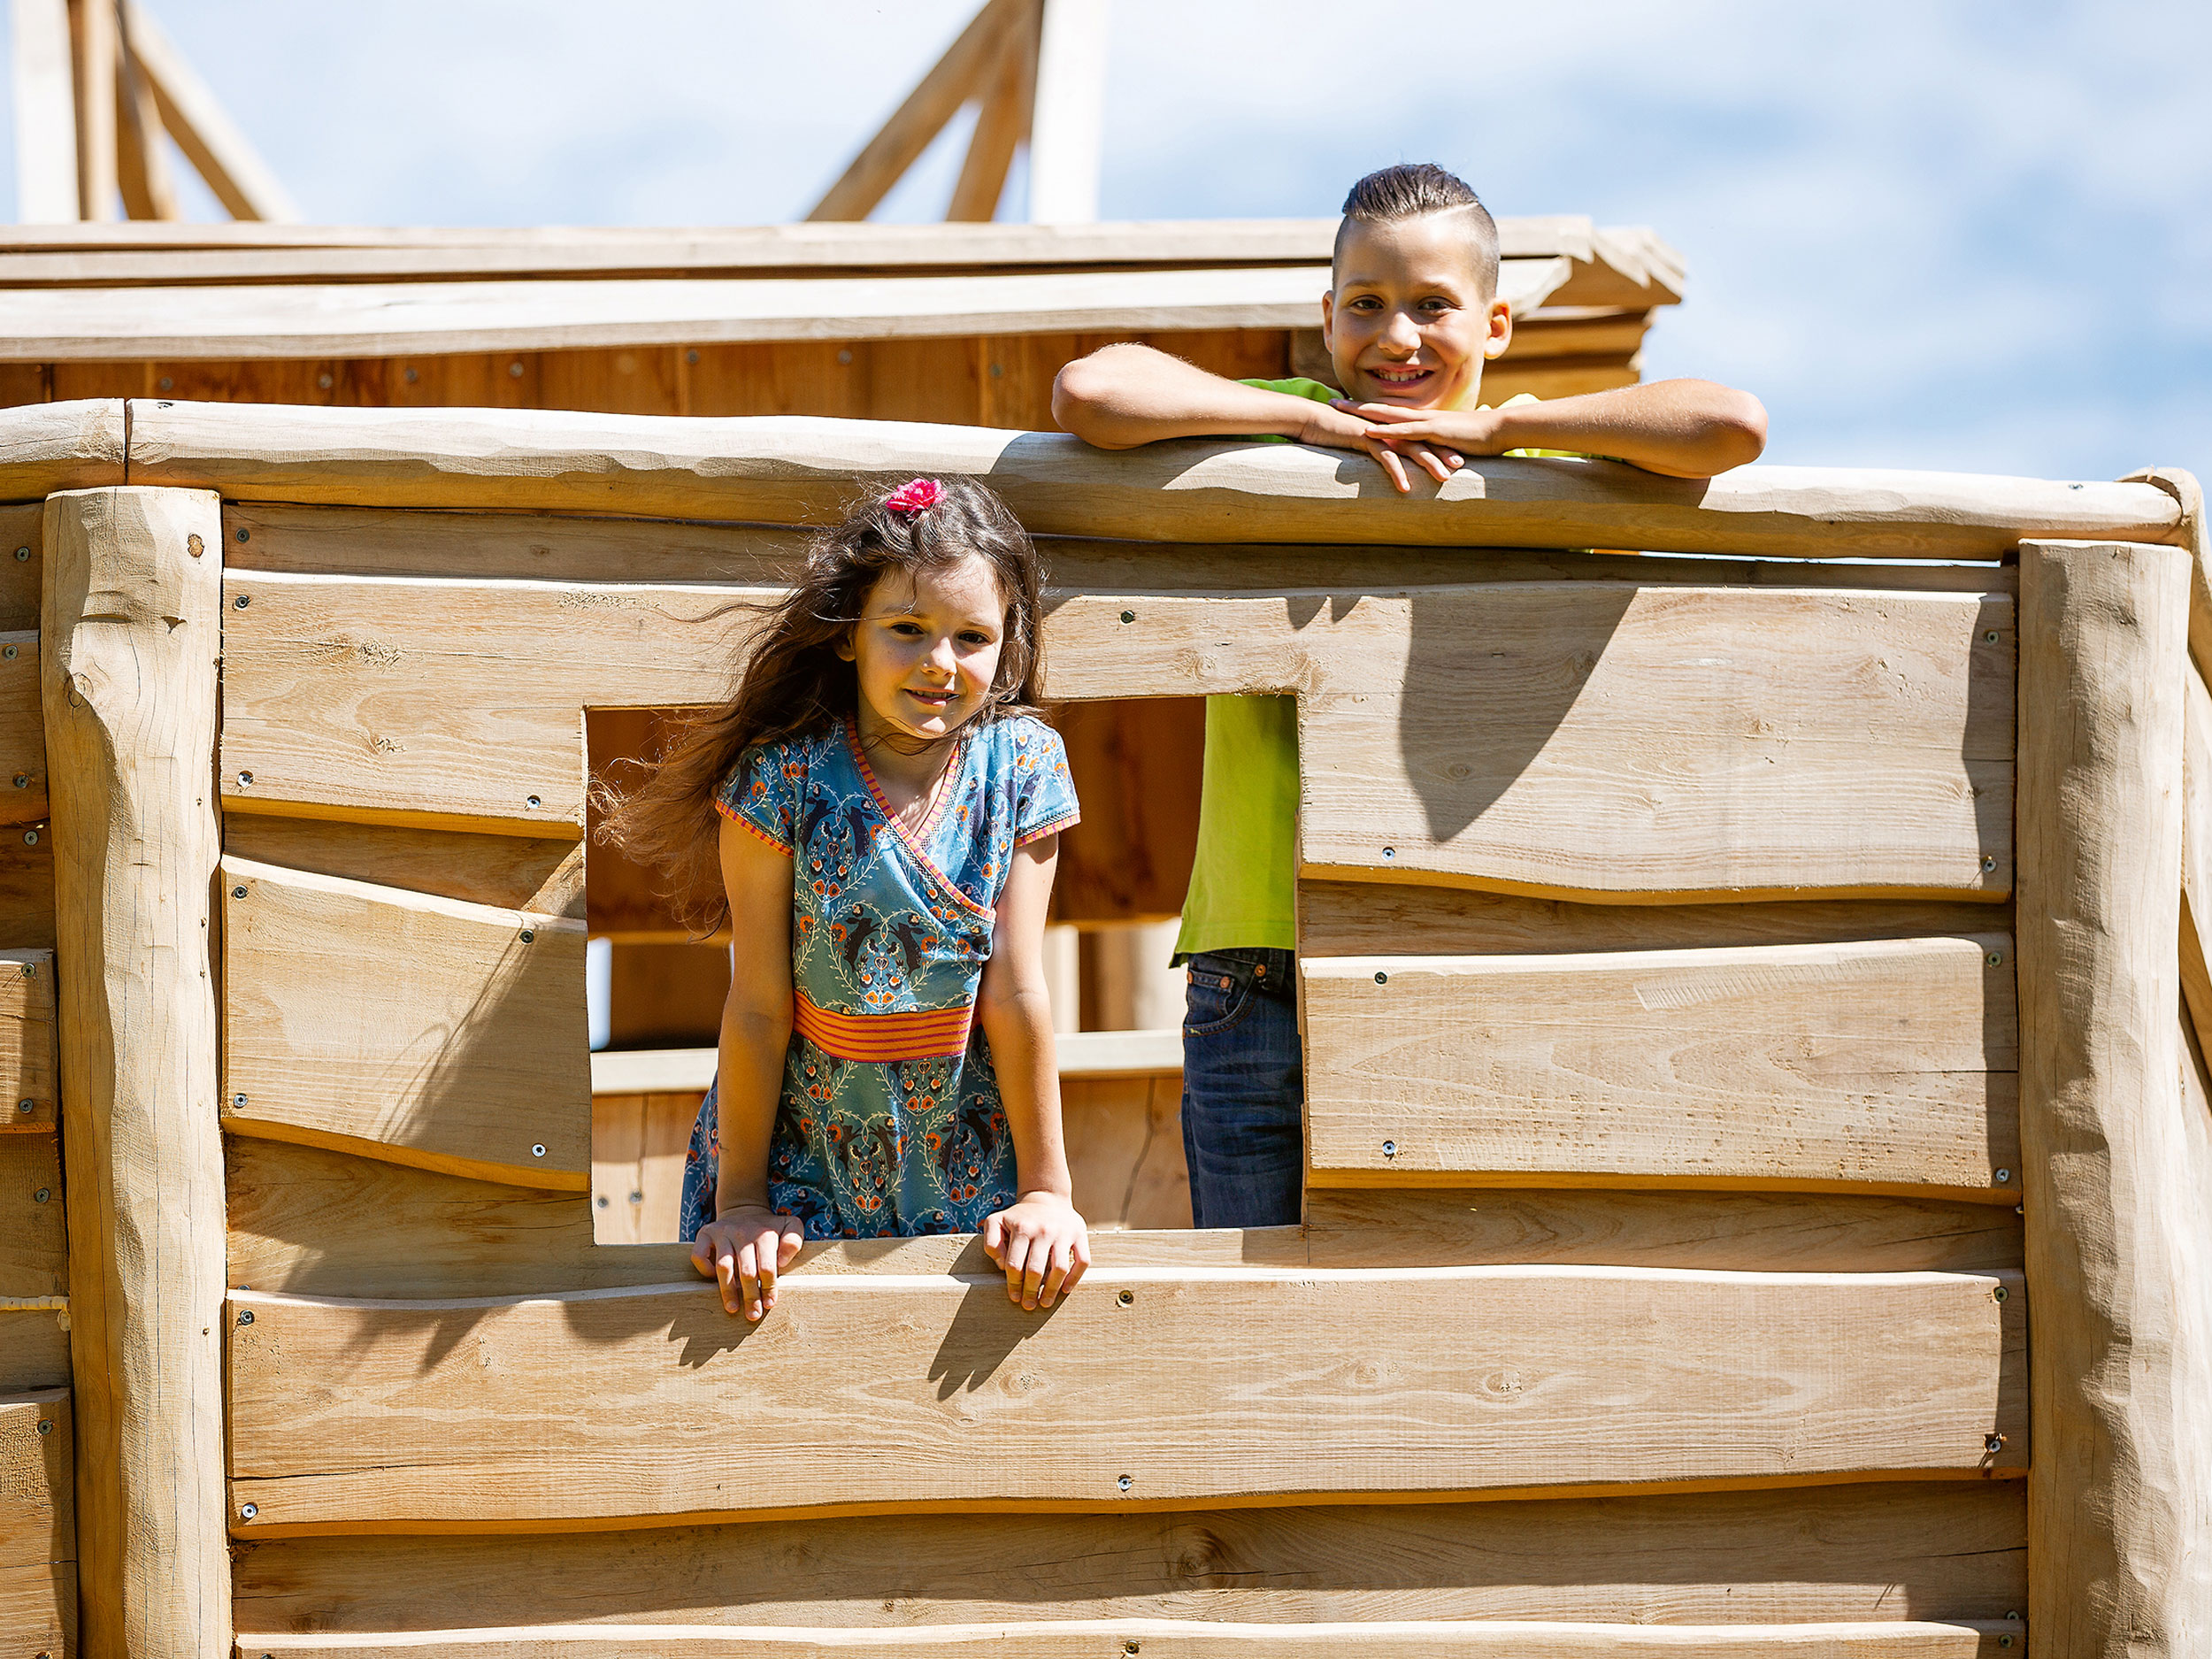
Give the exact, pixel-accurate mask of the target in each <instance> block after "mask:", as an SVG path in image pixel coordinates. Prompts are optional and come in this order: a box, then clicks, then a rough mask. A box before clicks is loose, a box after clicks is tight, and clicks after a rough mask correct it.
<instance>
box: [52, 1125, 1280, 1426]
mask: <svg viewBox="0 0 2212 1659" xmlns="http://www.w3.org/2000/svg"><path fill="white" fill-rule="evenodd" d="M225 1151H226V1155H227V1170H228V1177H229V1180H228V1189H227V1190H228V1197H229V1205H230V1228H231V1231H230V1267H231V1276H232V1279H233V1282H234V1283H235V1284H238V1285H240V1286H254V1287H256V1288H257V1289H262V1290H288V1291H292V1292H296V1293H298V1294H303V1295H316V1296H486V1295H532V1294H536V1295H544V1294H558V1293H561V1292H565V1291H572V1290H579V1289H592V1288H605V1287H611V1286H635V1285H667V1284H672V1283H676V1282H680V1281H683V1282H698V1281H697V1278H696V1275H695V1272H694V1271H693V1269H692V1266H691V1256H690V1252H689V1250H688V1249H687V1248H682V1247H680V1246H675V1245H657V1246H646V1247H642V1248H635V1249H620V1250H614V1249H600V1248H595V1247H594V1244H593V1239H592V1220H591V1217H592V1215H593V1214H594V1213H595V1212H594V1211H593V1210H592V1209H591V1208H589V1207H588V1206H587V1205H586V1204H585V1203H584V1202H581V1201H580V1199H579V1198H578V1196H577V1194H573V1193H553V1192H543V1191H538V1192H533V1191H530V1190H528V1189H526V1188H524V1187H504V1186H496V1185H494V1184H492V1183H490V1182H488V1181H475V1180H469V1179H464V1178H462V1177H459V1176H453V1175H443V1174H440V1173H438V1172H436V1171H429V1170H419V1169H414V1168H411V1167H410V1166H407V1165H404V1164H386V1163H382V1162H380V1161H378V1160H374V1159H368V1158H357V1157H353V1156H349V1155H347V1154H344V1153H339V1152H331V1151H326V1150H325V1149H323V1148H319V1147H305V1146H296V1145H293V1144H291V1143H289V1142H286V1141H260V1140H255V1139H252V1138H250V1137H245V1136H238V1137H234V1138H232V1139H231V1140H230V1141H228V1143H227V1146H226V1148H225ZM1093 1247H1094V1248H1093V1254H1094V1259H1095V1261H1096V1262H1097V1263H1100V1264H1102V1265H1105V1266H1112V1265H1115V1264H1125V1265H1139V1266H1142V1265H1150V1264H1156V1263H1163V1262H1165V1263H1187V1262H1190V1261H1193V1260H1204V1261H1209V1262H1214V1263H1221V1264H1223V1265H1235V1264H1238V1263H1281V1264H1284V1265H1289V1266H1295V1265H1300V1264H1302V1263H1304V1261H1305V1259H1306V1246H1305V1240H1304V1239H1303V1237H1302V1235H1301V1234H1300V1233H1299V1231H1298V1229H1297V1228H1295V1227H1269V1228H1263V1229H1259V1230H1257V1231H1254V1232H1247V1233H1102V1234H1101V1235H1100V1237H1099V1238H1098V1239H1096V1240H1093ZM792 1271H794V1272H795V1273H836V1272H888V1273H949V1272H960V1273H987V1272H988V1271H990V1261H989V1258H988V1257H987V1256H985V1255H984V1254H983V1247H982V1243H981V1241H980V1240H979V1239H978V1238H977V1237H976V1236H975V1235H974V1234H972V1233H959V1234H949V1235H945V1236H941V1237H933V1238H926V1239H901V1240H860V1241H856V1242H852V1243H829V1244H810V1245H808V1246H807V1247H806V1248H805V1249H804V1250H803V1252H802V1253H801V1256H800V1259H799V1263H798V1265H797V1266H796V1267H795V1268H794V1269H793V1270H792ZM67 1377H68V1368H67V1366H66V1364H64V1365H63V1367H62V1369H61V1375H60V1380H66V1379H67ZM49 1380H51V1379H49ZM24 1386H30V1384H29V1383H26V1384H25V1385H24Z"/></svg>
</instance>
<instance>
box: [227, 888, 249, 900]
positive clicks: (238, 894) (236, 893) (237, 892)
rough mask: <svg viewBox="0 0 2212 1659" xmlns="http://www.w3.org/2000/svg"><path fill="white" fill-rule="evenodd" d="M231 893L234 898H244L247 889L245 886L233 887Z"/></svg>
mask: <svg viewBox="0 0 2212 1659" xmlns="http://www.w3.org/2000/svg"><path fill="white" fill-rule="evenodd" d="M230 895H231V897H233V898H234V899H242V898H244V897H245V896H246V889H245V888H243V887H233V888H232V889H231V890H230Z"/></svg>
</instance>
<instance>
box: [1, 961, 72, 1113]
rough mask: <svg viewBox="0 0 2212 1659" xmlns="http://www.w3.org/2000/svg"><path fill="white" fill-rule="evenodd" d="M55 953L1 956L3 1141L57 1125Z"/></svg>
mask: <svg viewBox="0 0 2212 1659" xmlns="http://www.w3.org/2000/svg"><path fill="white" fill-rule="evenodd" d="M55 1041H56V1038H55V1026H54V953H53V952H52V951H51V950H0V1135H4V1134H6V1133H10V1132H12V1131H13V1132H22V1133H42V1134H51V1133H53V1130H54V1125H55V1123H56V1121H57V1119H56V1112H55V1102H56V1100H57V1098H58V1084H57V1078H56V1067H57V1065H58V1060H57V1057H56V1048H55Z"/></svg>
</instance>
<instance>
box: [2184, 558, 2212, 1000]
mask: <svg viewBox="0 0 2212 1659" xmlns="http://www.w3.org/2000/svg"><path fill="white" fill-rule="evenodd" d="M2194 563H2195V562H2194V561H2192V588H2191V595H2190V607H2189V611H2190V618H2191V622H2192V625H2193V624H2194V621H2195V617H2196V595H2195V591H2194ZM2181 695H2182V716H2181V787H2182V807H2181V899H2182V902H2181V924H2180V932H2181V998H2182V1007H2183V1010H2184V1011H2185V1013H2186V1014H2187V1015H2188V1016H2189V1018H2190V1019H2191V1021H2192V1022H2193V1025H2194V1028H2195V1031H2196V1035H2197V1041H2198V1042H2199V1043H2200V1044H2201V1043H2202V1042H2203V1041H2204V1039H2205V1036H2206V1033H2212V964H2208V960H2207V957H2206V955H2205V944H2204V929H2205V925H2206V923H2208V922H2212V690H2208V689H2207V688H2206V687H2205V683H2204V676H2203V675H2202V674H2201V673H2200V672H2198V670H2197V669H2196V668H2195V667H2194V666H2193V665H2192V666H2191V667H2189V668H2188V669H2186V670H2185V671H2184V672H2183V674H2182V693H2181Z"/></svg>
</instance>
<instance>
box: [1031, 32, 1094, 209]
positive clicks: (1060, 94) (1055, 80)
mask: <svg viewBox="0 0 2212 1659" xmlns="http://www.w3.org/2000/svg"><path fill="white" fill-rule="evenodd" d="M1107 16H1108V8H1107V0H1044V24H1043V27H1042V29H1041V31H1040V34H1039V39H1038V47H1037V92H1036V114H1035V117H1034V118H1033V120H1032V122H1031V124H1030V138H1029V217H1030V218H1031V219H1034V220H1036V222H1037V223H1039V224H1040V225H1087V224H1089V223H1091V222H1093V221H1094V220H1095V219H1097V218H1098V181H1099V170H1100V162H1101V157H1102V150H1103V149H1104V144H1105V133H1106V47H1107V27H1106V23H1107Z"/></svg>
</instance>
